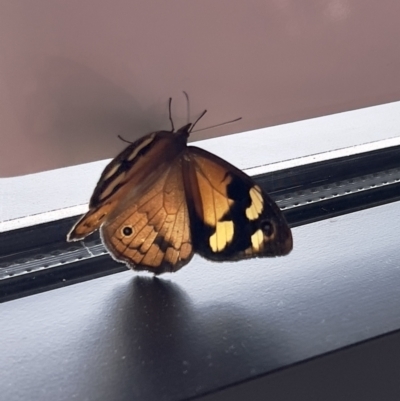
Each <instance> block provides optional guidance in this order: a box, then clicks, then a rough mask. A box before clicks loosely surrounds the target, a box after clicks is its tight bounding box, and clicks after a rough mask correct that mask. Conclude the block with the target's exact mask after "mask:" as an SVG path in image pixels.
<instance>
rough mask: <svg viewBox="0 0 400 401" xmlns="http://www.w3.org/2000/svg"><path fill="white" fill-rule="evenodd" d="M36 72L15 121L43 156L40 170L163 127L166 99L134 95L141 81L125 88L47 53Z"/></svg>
mask: <svg viewBox="0 0 400 401" xmlns="http://www.w3.org/2000/svg"><path fill="white" fill-rule="evenodd" d="M38 71H39V72H38V73H37V76H36V77H35V79H36V82H37V85H36V90H35V91H32V93H31V94H30V96H28V97H27V106H26V111H25V114H24V115H23V116H21V124H23V126H24V128H25V132H27V133H28V135H29V138H28V140H29V142H30V143H31V144H32V146H33V147H35V146H36V147H38V149H37V150H36V152H37V153H38V152H41V153H45V155H46V157H45V158H43V159H44V160H43V161H41V162H40V163H42V164H44V163H46V165H43V167H42V168H41V169H45V168H47V169H50V168H56V167H62V166H68V165H73V164H80V163H85V162H91V161H95V160H101V159H106V158H110V157H113V156H115V154H117V153H118V152H119V151H120V150H121V149H123V148H124V147H125V146H126V144H124V143H122V142H121V141H120V140H119V139H118V138H117V136H118V135H121V136H123V137H124V138H126V139H127V140H129V141H134V140H136V139H138V138H139V137H141V136H143V135H144V134H146V133H149V132H152V131H154V130H158V129H161V128H169V121H168V105H167V99H162V101H161V99H157V101H154V99H152V101H150V100H147V102H146V101H145V100H146V99H139V98H137V96H136V97H135V96H134V95H133V93H141V91H140V89H141V88H140V85H141V84H140V82H139V81H137V80H136V81H135V79H134V77H133V78H132V80H131V85H130V87H129V89H126V88H124V87H121V86H119V85H117V84H116V83H114V82H113V81H112V80H111V79H109V78H107V77H106V76H103V75H102V74H101V73H99V72H98V71H95V70H93V69H91V68H89V67H87V66H85V65H84V64H81V63H78V62H76V61H74V60H71V59H68V58H65V57H49V58H47V59H46V61H45V62H44V63H43V65H41V66H40V68H38ZM143 104H150V106H148V107H144V106H143ZM33 162H34V161H32V165H33V168H36V169H38V167H35V165H34V164H33ZM35 163H39V162H35ZM30 172H32V171H30Z"/></svg>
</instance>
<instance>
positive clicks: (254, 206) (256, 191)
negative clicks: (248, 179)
mask: <svg viewBox="0 0 400 401" xmlns="http://www.w3.org/2000/svg"><path fill="white" fill-rule="evenodd" d="M250 199H251V205H250V206H249V207H248V208H247V209H246V217H247V218H248V219H249V220H257V219H258V218H259V217H260V215H261V213H262V211H263V209H264V200H263V198H262V194H261V189H260V187H259V186H258V185H254V187H252V188H251V189H250Z"/></svg>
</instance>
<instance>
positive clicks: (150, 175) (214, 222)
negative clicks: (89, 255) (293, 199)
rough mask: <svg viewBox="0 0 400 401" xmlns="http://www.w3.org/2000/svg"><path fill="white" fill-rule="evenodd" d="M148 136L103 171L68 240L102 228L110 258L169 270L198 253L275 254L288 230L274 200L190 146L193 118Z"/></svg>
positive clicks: (285, 243) (285, 245) (287, 247)
mask: <svg viewBox="0 0 400 401" xmlns="http://www.w3.org/2000/svg"><path fill="white" fill-rule="evenodd" d="M169 112H170V121H171V125H172V129H171V131H158V132H153V133H151V134H148V135H146V136H144V137H142V138H141V139H139V140H137V141H135V142H133V143H132V144H130V145H129V146H128V147H127V148H126V149H125V150H123V151H122V152H121V153H120V154H119V155H118V156H117V157H116V158H115V159H113V160H112V161H111V162H110V163H109V164H108V165H107V167H106V168H105V169H104V171H103V173H102V174H101V177H100V180H99V182H98V183H97V186H96V188H95V190H94V192H93V195H92V197H91V199H90V202H89V211H88V212H87V213H86V214H85V215H84V216H83V217H82V218H81V219H80V220H79V221H78V222H77V223H76V224H75V225H74V227H73V228H72V229H71V231H70V232H69V234H68V236H67V240H68V241H78V240H82V239H84V238H86V237H87V236H88V235H90V234H92V233H93V232H94V231H96V230H98V229H100V236H101V239H102V241H103V243H104V245H105V247H106V248H107V250H108V251H109V252H110V254H111V256H112V257H113V258H114V259H115V260H117V261H120V262H124V263H126V264H127V265H128V267H130V268H132V269H134V270H149V271H151V272H153V273H155V274H160V273H164V272H174V271H177V270H178V269H180V268H181V267H182V266H184V265H185V264H187V263H188V262H189V261H190V259H191V258H192V256H193V254H194V253H195V252H197V253H198V254H199V255H201V256H203V257H204V258H206V259H209V260H213V261H219V262H221V261H229V260H230V261H232V260H240V259H246V258H252V257H263V256H281V255H286V254H288V253H289V252H290V251H291V249H292V246H293V243H292V234H291V231H290V228H289V227H288V225H287V223H286V220H285V218H284V216H283V215H282V213H281V211H280V209H279V208H278V206H277V205H276V204H275V203H274V201H273V200H272V199H271V198H270V197H269V196H268V195H267V194H266V193H265V192H264V191H263V190H262V189H261V188H260V187H259V186H258V185H257V184H256V183H255V182H254V181H253V180H252V179H251V178H250V177H249V176H248V175H246V174H245V173H243V172H242V171H240V170H239V169H237V168H236V167H234V166H232V165H231V164H229V163H228V162H226V161H225V160H222V159H220V158H219V157H218V156H215V155H214V154H211V153H209V152H207V151H205V150H203V149H200V148H197V147H194V146H188V145H187V140H188V137H189V135H190V132H191V131H192V130H193V127H194V125H195V124H196V123H197V121H198V120H199V119H200V118H201V117H202V116H203V115H204V114H205V112H204V113H203V114H202V115H201V116H200V118H199V119H198V120H197V121H196V122H195V123H194V124H186V125H184V126H183V127H182V128H180V129H178V130H177V131H175V130H174V125H173V122H172V119H171V99H170V101H169Z"/></svg>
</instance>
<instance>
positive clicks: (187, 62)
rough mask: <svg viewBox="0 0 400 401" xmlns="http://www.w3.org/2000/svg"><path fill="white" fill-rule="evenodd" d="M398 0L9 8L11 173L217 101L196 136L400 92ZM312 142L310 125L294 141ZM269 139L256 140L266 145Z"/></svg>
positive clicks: (85, 152) (7, 143)
mask: <svg viewBox="0 0 400 401" xmlns="http://www.w3.org/2000/svg"><path fill="white" fill-rule="evenodd" d="M399 15H400V2H399V1H398V0H380V1H368V2H367V1H365V0H319V1H315V0H314V1H311V0H303V1H301V0H266V1H263V0H246V1H244V0H242V1H240V0H236V1H233V0H169V1H165V0H113V1H106V0H79V1H78V0H74V1H72V0H69V1H55V0H35V1H34V2H32V1H30V0H13V1H12V2H11V1H8V2H1V5H0V38H1V40H0V137H1V139H2V142H1V143H2V146H1V148H0V176H2V177H5V176H12V175H20V174H27V173H33V172H37V171H41V170H47V169H53V168H57V167H62V166H68V165H73V164H79V163H84V162H89V161H93V160H99V159H104V158H109V157H112V156H114V155H115V154H116V152H117V151H119V150H120V149H121V148H123V147H124V146H125V145H124V144H123V143H122V142H121V141H119V140H118V139H117V135H118V134H121V135H123V136H124V137H125V138H126V139H129V140H134V139H136V138H137V137H139V136H141V135H143V134H145V133H147V132H149V131H152V130H156V129H169V123H168V114H167V101H168V98H169V97H170V96H172V97H173V99H174V102H173V117H174V120H175V122H176V125H177V126H178V125H180V124H183V123H185V122H186V105H185V98H184V97H183V95H182V90H185V91H187V92H188V93H189V95H190V100H191V104H190V106H191V116H192V120H193V119H194V118H195V117H197V116H198V115H199V114H200V112H201V111H202V110H203V109H205V108H207V109H208V110H209V113H208V114H207V115H206V117H205V118H204V119H203V120H202V121H201V123H200V124H199V128H201V127H205V126H209V125H213V124H217V123H221V122H224V121H227V120H230V119H233V118H235V117H239V116H241V117H243V120H241V121H240V122H237V123H235V124H231V125H226V126H223V127H219V128H215V129H210V130H208V131H202V132H199V133H197V134H196V133H195V134H193V138H192V139H194V140H196V139H202V138H207V137H211V136H219V135H224V134H228V133H233V132H242V131H247V130H252V129H257V128H262V127H267V126H271V125H276V124H281V123H285V122H289V121H297V120H301V119H305V118H310V117H314V116H321V115H325V114H331V113H336V112H340V111H344V110H350V109H356V108H360V107H365V106H370V105H374V104H380V103H386V102H390V101H394V100H399V99H400V41H399V37H400V24H399ZM304 140H306V139H305V138H304V137H302V136H297V137H295V139H294V140H293V142H292V143H293V146H296V141H304ZM255 146H256V145H255Z"/></svg>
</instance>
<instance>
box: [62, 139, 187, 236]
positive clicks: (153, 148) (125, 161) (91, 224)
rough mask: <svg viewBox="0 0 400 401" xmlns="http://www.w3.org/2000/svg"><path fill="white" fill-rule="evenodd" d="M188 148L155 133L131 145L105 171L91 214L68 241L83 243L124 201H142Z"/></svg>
mask: <svg viewBox="0 0 400 401" xmlns="http://www.w3.org/2000/svg"><path fill="white" fill-rule="evenodd" d="M184 146H186V144H185V143H177V142H176V141H174V136H173V134H172V133H171V132H168V131H160V132H153V133H151V134H148V135H145V136H144V137H143V138H141V139H138V140H137V141H136V142H134V143H132V144H131V145H129V146H128V147H127V148H126V149H124V150H123V151H122V152H121V153H120V154H119V155H118V156H116V157H115V158H114V159H113V160H112V161H111V162H110V163H109V164H108V165H107V166H106V168H105V169H104V171H103V173H102V174H101V177H100V179H99V181H98V183H97V185H96V188H95V190H94V192H93V195H92V197H91V199H90V202H89V211H88V212H87V213H86V214H85V215H84V216H83V217H82V218H81V219H80V220H79V221H78V222H77V223H76V224H75V226H74V227H73V228H72V230H71V231H70V232H69V234H68V236H67V239H68V240H69V241H77V240H81V239H83V238H85V237H87V236H88V235H90V234H92V233H93V232H94V231H96V230H97V229H99V228H100V226H101V225H102V224H103V223H104V222H105V221H107V219H108V218H109V215H110V214H111V213H112V212H113V210H114V209H115V208H116V207H118V205H119V204H120V203H121V200H126V199H129V200H130V201H132V202H135V201H136V199H140V197H141V194H142V193H144V192H146V191H147V190H148V188H151V186H152V185H153V182H154V181H156V180H157V179H158V176H159V174H160V173H161V172H162V171H165V169H166V168H167V167H168V166H169V165H170V164H171V163H172V161H173V160H174V159H176V157H177V155H178V154H179V153H180V152H181V151H182V149H183V148H184Z"/></svg>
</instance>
